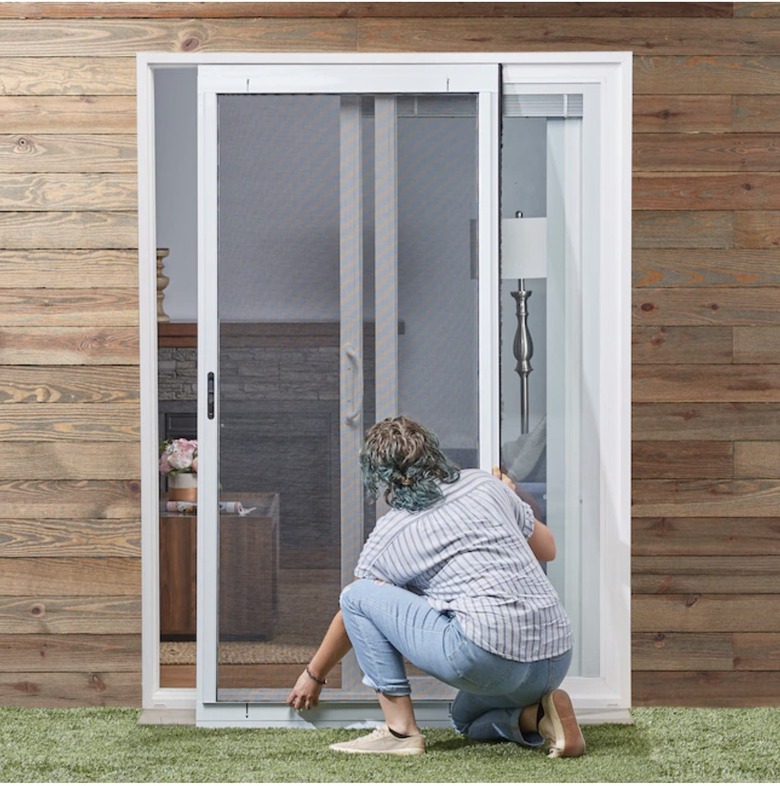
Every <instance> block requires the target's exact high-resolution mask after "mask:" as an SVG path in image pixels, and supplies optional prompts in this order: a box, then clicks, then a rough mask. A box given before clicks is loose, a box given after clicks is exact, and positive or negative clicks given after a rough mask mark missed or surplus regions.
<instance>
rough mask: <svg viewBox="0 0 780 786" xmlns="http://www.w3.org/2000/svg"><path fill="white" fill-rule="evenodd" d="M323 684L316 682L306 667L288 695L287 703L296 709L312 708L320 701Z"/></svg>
mask: <svg viewBox="0 0 780 786" xmlns="http://www.w3.org/2000/svg"><path fill="white" fill-rule="evenodd" d="M321 692H322V685H320V684H319V683H318V682H315V681H314V680H313V679H312V678H311V677H310V676H309V675H308V673H307V672H306V670H305V669H304V670H303V672H302V673H301V676H300V677H298V681H297V682H296V683H295V686H294V687H293V689H292V690H291V691H290V693H289V695H288V696H287V703H288V704H289V705H290V706H291V707H293V708H294V709H296V710H310V709H311V708H312V707H316V706H317V705H318V704H319V702H320V693H321Z"/></svg>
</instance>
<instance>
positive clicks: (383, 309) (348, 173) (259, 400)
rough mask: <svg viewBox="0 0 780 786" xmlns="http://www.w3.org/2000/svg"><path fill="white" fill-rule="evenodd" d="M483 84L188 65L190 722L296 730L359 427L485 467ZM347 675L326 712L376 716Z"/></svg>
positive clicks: (433, 688)
mask: <svg viewBox="0 0 780 786" xmlns="http://www.w3.org/2000/svg"><path fill="white" fill-rule="evenodd" d="M497 84H498V76H497V68H495V67H490V66H483V67H478V68H476V69H475V68H473V67H472V68H468V69H459V68H458V67H455V66H450V67H447V68H444V67H440V66H429V67H416V68H412V70H409V69H408V68H407V69H405V68H404V67H402V66H401V67H398V66H396V67H393V68H390V69H388V68H385V67H382V66H372V67H366V68H365V69H354V68H349V69H347V68H345V67H340V66H332V67H323V66H318V67H316V68H309V67H307V66H296V67H287V68H284V69H279V68H276V67H274V66H269V67H254V68H244V69H228V68H222V67H215V68H204V69H201V73H200V80H199V96H200V123H201V137H200V138H201V160H202V161H204V162H205V166H204V171H203V172H202V174H201V188H202V199H201V202H202V206H203V213H202V226H201V233H202V234H201V249H202V250H201V257H200V277H201V287H200V291H201V292H202V299H201V312H200V323H199V325H200V327H199V329H200V333H199V361H198V362H199V379H200V381H201V397H200V400H201V410H200V414H199V438H200V456H201V459H200V461H201V465H200V471H199V477H200V479H201V481H200V482H201V487H200V489H199V495H200V496H199V517H198V527H199V558H200V560H201V562H200V566H201V567H200V573H199V582H200V585H199V615H200V616H199V632H198V645H199V663H198V668H199V680H198V683H199V693H200V696H201V699H202V702H203V704H204V705H207V704H211V703H220V704H223V705H231V706H234V707H239V708H240V707H241V706H242V705H249V704H250V703H251V704H253V705H254V704H258V703H260V704H264V705H267V706H268V707H269V708H270V709H269V712H272V713H273V712H276V713H277V714H276V715H274V718H278V717H280V716H279V714H278V713H282V714H284V713H289V712H292V711H290V710H288V709H286V708H285V706H284V705H283V702H284V698H285V696H286V695H287V692H288V691H289V689H290V687H292V685H293V683H294V681H295V679H296V678H297V676H298V674H299V673H300V672H301V670H302V669H303V666H304V665H305V664H306V663H308V661H309V660H310V658H311V656H312V655H313V653H314V651H315V649H316V647H317V645H318V643H319V641H320V639H321V638H322V635H323V634H324V633H325V631H326V629H327V626H328V624H329V622H330V619H331V617H332V616H333V614H334V613H335V612H336V610H337V608H338V596H339V592H340V590H341V588H342V587H343V586H344V585H345V584H346V583H348V582H349V581H350V580H351V578H352V571H353V568H354V565H355V562H356V560H357V557H358V555H359V552H360V548H361V546H362V544H363V542H364V540H365V537H366V536H367V534H368V533H369V532H370V530H371V528H372V527H373V526H374V523H375V520H376V516H377V515H378V514H381V512H382V511H381V509H380V510H376V507H378V506H375V505H374V504H373V503H368V502H367V501H366V500H365V497H364V492H363V489H362V484H361V479H360V473H359V465H358V454H359V450H360V445H361V443H362V439H363V435H364V433H365V430H366V429H367V428H368V427H370V426H371V425H372V424H373V423H374V422H375V421H376V420H377V419H381V418H383V417H388V416H394V415H396V414H407V415H409V416H411V417H413V418H415V419H418V420H420V421H421V422H423V423H425V424H426V425H427V426H428V427H430V428H431V429H433V430H434V431H435V432H436V433H437V434H438V435H439V437H440V439H441V442H442V445H443V447H444V449H445V451H446V452H448V453H449V454H450V455H451V456H452V457H453V458H454V459H455V460H456V461H458V462H459V463H460V464H461V465H462V466H479V465H480V464H482V465H486V464H489V462H490V459H489V458H488V457H489V456H491V455H492V454H493V452H494V446H495V442H496V438H497V417H496V412H495V410H496V406H495V403H494V401H493V395H492V393H491V392H490V391H491V389H490V388H489V387H487V388H486V387H485V386H482V388H480V385H479V384H478V380H479V378H480V374H484V375H485V376H484V378H489V375H490V374H492V373H493V372H494V371H495V369H494V362H495V361H494V358H495V357H496V355H497V349H496V344H497V342H496V335H497V320H496V313H497V308H496V304H497V293H498V288H497V286H496V282H497V262H496V254H495V249H496V247H497V243H496V236H495V227H494V224H497V220H495V221H494V219H493V216H494V214H495V211H494V206H495V197H494V190H495V183H496V177H495V171H494V169H495V165H496V161H497V157H496V155H495V145H494V142H493V140H494V139H496V138H497V137H496V135H495V131H494V123H495V114H496V109H497ZM495 215H497V214H495ZM360 676H361V675H360V673H359V670H358V669H357V666H356V663H355V661H354V658H353V657H352V655H350V656H348V657H347V658H345V660H344V662H343V663H342V664H340V665H339V667H337V669H336V670H335V671H334V672H333V673H332V674H331V675H330V678H329V686H328V688H327V689H326V690H325V691H324V693H323V706H325V707H327V704H328V702H329V701H342V702H344V701H359V700H368V699H372V698H373V694H372V693H371V692H370V691H368V690H367V689H366V688H365V687H364V686H363V685H362V683H361V682H360ZM412 678H413V680H414V682H415V688H414V690H415V695H416V696H417V697H418V698H422V699H425V698H429V699H436V698H446V697H447V696H449V695H450V690H449V689H448V688H447V687H446V686H442V685H441V684H440V683H437V682H436V681H435V680H432V679H431V678H429V677H427V675H424V674H422V673H415V672H412ZM237 711H243V709H240V710H237ZM325 711H326V710H325ZM293 714H294V713H293Z"/></svg>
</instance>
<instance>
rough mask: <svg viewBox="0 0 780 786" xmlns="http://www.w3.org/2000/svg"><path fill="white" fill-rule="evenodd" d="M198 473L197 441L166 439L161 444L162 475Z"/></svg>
mask: <svg viewBox="0 0 780 786" xmlns="http://www.w3.org/2000/svg"><path fill="white" fill-rule="evenodd" d="M197 471H198V440H196V439H183V438H182V439H168V440H166V441H165V442H163V444H162V454H161V455H160V472H162V473H163V475H177V474H179V473H184V472H190V473H197Z"/></svg>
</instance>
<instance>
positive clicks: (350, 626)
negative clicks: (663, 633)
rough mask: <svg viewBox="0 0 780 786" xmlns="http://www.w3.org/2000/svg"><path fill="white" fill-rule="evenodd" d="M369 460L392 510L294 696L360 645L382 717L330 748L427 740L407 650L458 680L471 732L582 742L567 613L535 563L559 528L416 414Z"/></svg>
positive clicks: (416, 746) (562, 744)
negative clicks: (448, 451) (463, 464)
mask: <svg viewBox="0 0 780 786" xmlns="http://www.w3.org/2000/svg"><path fill="white" fill-rule="evenodd" d="M360 462H361V468H362V471H363V479H364V482H365V484H366V486H367V488H368V490H369V491H370V492H371V493H373V494H374V495H375V496H376V495H377V494H378V492H379V491H380V490H381V489H382V488H384V496H385V500H386V501H387V503H388V504H389V506H390V507H391V510H390V512H389V513H387V514H386V515H384V516H382V517H381V518H380V519H379V521H378V522H377V525H376V527H375V529H374V531H373V532H372V533H371V535H370V537H369V538H368V540H367V541H366V543H365V545H364V546H363V550H362V552H361V555H360V559H359V560H358V564H357V567H356V569H355V576H356V577H357V580H356V581H355V582H353V583H352V584H350V585H348V586H347V587H346V588H345V589H344V590H343V592H342V594H341V610H340V611H339V612H338V613H337V614H336V616H335V617H334V619H333V622H332V623H331V625H330V628H329V629H328V632H327V634H326V635H325V638H324V639H323V642H322V644H321V645H320V648H319V649H318V650H317V653H316V654H315V656H314V657H313V658H312V660H311V662H310V664H309V665H308V666H307V668H306V669H305V671H304V672H303V673H302V674H301V676H300V677H299V679H298V681H297V683H296V685H295V687H294V688H293V690H292V691H291V692H290V695H289V696H288V699H287V700H288V703H289V704H290V705H291V706H293V707H295V708H297V709H308V708H310V707H313V706H316V704H317V702H318V699H319V695H320V691H321V690H322V686H323V685H324V684H325V677H326V675H327V674H328V672H329V671H330V670H331V669H332V668H333V667H334V666H335V664H336V663H337V662H338V661H339V660H340V659H341V658H342V657H343V656H344V655H345V654H346V653H347V652H348V651H349V649H350V648H351V647H353V646H354V648H355V655H356V656H357V660H358V664H359V665H360V668H361V669H362V670H363V673H364V675H365V676H364V679H363V682H364V683H365V684H366V685H369V686H370V687H372V688H374V690H375V691H376V692H377V697H378V699H379V704H380V706H381V708H382V711H383V713H384V717H385V721H386V726H385V727H382V728H379V729H376V730H374V731H373V732H372V733H371V734H369V735H366V736H364V737H360V738H358V739H356V740H352V741H350V742H343V743H337V744H335V745H331V746H330V747H331V748H333V749H334V750H338V751H343V752H346V753H386V754H387V753H389V754H396V755H414V754H419V753H423V752H424V751H425V739H424V737H423V736H422V734H421V733H420V729H419V727H418V726H417V723H416V721H415V716H414V709H413V705H412V700H411V689H410V686H409V681H408V679H407V676H406V671H405V668H404V658H407V659H408V660H409V661H410V662H412V663H414V664H415V665H416V666H418V667H419V668H420V669H422V670H423V671H425V672H427V673H428V674H431V675H433V676H434V677H436V678H437V679H439V680H441V681H442V682H446V683H447V684H449V685H452V686H453V687H455V688H458V691H459V692H458V694H457V697H456V698H455V700H454V702H453V704H452V723H453V725H454V727H455V728H456V729H457V730H458V731H459V732H460V733H462V734H465V735H466V736H467V737H469V738H470V739H473V740H483V741H496V740H510V741H513V742H516V743H519V744H520V745H524V746H526V747H532V748H535V747H541V746H542V745H543V744H545V743H546V744H547V745H548V746H549V755H550V756H553V757H560V756H579V755H581V754H582V753H584V750H585V742H584V739H583V737H582V733H581V731H580V728H579V725H578V724H577V719H576V717H575V715H574V710H573V708H572V705H571V700H570V699H569V696H568V695H567V694H566V693H565V692H564V691H562V690H559V689H558V686H559V685H560V684H561V682H562V680H563V678H564V676H565V675H566V671H567V669H568V667H569V663H570V662H571V625H570V622H569V619H568V617H567V615H566V612H565V611H564V609H563V607H562V606H561V603H560V600H559V599H558V596H557V594H556V593H555V590H554V589H553V587H552V585H551V584H550V582H549V580H548V578H547V576H546V575H545V573H544V571H543V570H542V568H541V565H540V564H539V563H540V562H548V561H550V560H552V559H553V558H554V557H555V540H554V538H553V535H552V533H551V532H550V530H549V529H548V528H547V527H546V526H545V525H544V524H542V523H541V522H539V521H537V520H536V519H535V518H534V515H533V513H532V511H531V508H530V507H529V506H528V505H527V504H526V503H525V502H523V501H521V500H520V498H519V497H518V496H517V494H515V492H514V484H513V483H512V481H511V480H510V479H509V478H508V477H507V476H505V475H502V474H501V473H500V472H499V471H498V470H497V469H496V470H494V471H493V475H490V474H488V473H486V472H482V471H480V470H473V469H471V470H463V471H461V470H459V469H458V468H457V467H456V466H455V465H454V464H452V463H451V462H450V461H449V460H448V459H447V458H446V457H445V456H444V454H443V453H442V452H441V450H440V449H439V443H438V440H437V438H436V437H435V436H434V435H433V434H432V433H430V432H429V431H428V430H426V429H425V428H423V427H422V426H421V425H420V424H418V423H415V422H414V421H413V420H410V419H408V418H405V417H398V418H388V419H386V420H383V421H381V422H380V423H377V424H376V425H375V426H374V427H373V428H371V429H370V430H369V431H368V433H367V435H366V440H365V444H364V446H363V450H362V452H361V456H360ZM510 488H511V489H512V490H511V491H510Z"/></svg>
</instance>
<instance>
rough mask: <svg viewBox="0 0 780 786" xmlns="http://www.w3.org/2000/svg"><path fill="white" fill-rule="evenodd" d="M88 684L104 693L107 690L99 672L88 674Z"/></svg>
mask: <svg viewBox="0 0 780 786" xmlns="http://www.w3.org/2000/svg"><path fill="white" fill-rule="evenodd" d="M89 684H90V685H91V686H92V687H93V688H94V689H95V690H96V691H97V692H98V693H105V692H106V691H107V690H108V686H107V685H106V683H105V682H103V679H102V678H101V676H100V675H99V674H94V673H92V674H90V675H89Z"/></svg>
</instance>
